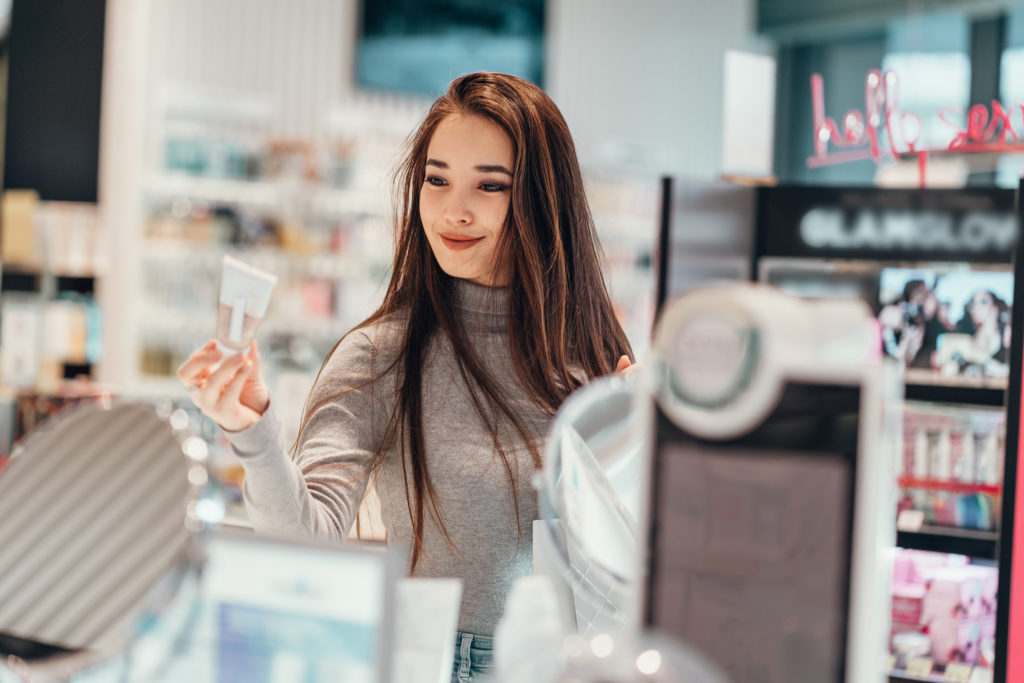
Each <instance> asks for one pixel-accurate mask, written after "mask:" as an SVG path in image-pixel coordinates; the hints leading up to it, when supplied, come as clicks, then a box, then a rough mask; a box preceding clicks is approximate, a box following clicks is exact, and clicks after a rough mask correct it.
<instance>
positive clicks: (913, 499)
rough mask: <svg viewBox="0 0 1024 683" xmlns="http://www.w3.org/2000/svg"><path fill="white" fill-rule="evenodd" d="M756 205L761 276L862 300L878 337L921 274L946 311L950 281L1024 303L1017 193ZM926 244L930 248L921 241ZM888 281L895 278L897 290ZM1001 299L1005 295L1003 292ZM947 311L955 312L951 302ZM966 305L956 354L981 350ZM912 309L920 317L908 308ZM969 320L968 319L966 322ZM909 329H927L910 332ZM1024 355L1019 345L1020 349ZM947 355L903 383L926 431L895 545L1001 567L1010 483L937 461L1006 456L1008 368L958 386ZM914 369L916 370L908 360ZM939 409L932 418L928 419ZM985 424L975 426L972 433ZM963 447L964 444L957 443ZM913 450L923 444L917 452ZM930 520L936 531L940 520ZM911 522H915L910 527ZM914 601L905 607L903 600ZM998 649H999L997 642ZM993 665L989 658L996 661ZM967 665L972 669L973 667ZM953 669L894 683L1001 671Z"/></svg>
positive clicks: (880, 194) (788, 197)
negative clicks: (897, 299) (943, 297)
mask: <svg viewBox="0 0 1024 683" xmlns="http://www.w3.org/2000/svg"><path fill="white" fill-rule="evenodd" d="M756 201H757V209H756V216H757V217H756V221H755V226H756V227H755V230H754V244H753V246H752V248H751V260H750V262H751V266H752V270H753V272H754V274H755V277H757V278H758V279H763V280H765V281H767V282H769V283H771V284H775V285H777V286H780V287H782V288H783V289H784V290H786V289H788V290H789V291H792V293H794V294H797V295H801V296H812V297H813V296H823V297H842V296H846V297H849V298H860V299H862V300H864V301H865V302H866V303H867V304H868V305H869V306H870V307H871V308H872V309H873V310H874V312H875V313H876V314H877V315H878V316H879V322H880V328H884V326H885V325H891V324H892V322H891V321H889V322H883V321H882V317H883V314H884V313H886V312H888V313H890V314H891V313H892V307H890V309H889V310H888V311H887V310H886V306H890V302H891V301H893V299H891V298H886V297H891V296H892V295H893V288H894V287H895V286H896V282H897V280H899V279H900V278H903V280H902V281H901V282H900V283H899V285H898V286H899V287H900V288H901V289H902V291H900V294H901V295H903V296H906V295H907V291H906V288H908V287H911V286H912V285H911V284H910V283H911V282H912V280H913V279H914V278H918V277H920V275H917V274H916V273H918V272H920V273H922V274H923V273H928V272H933V273H936V276H935V279H934V280H932V282H931V284H930V285H929V286H928V291H929V293H930V294H931V295H932V296H933V297H934V298H935V299H936V300H937V299H939V298H940V296H939V294H938V293H937V292H938V286H939V285H938V283H939V282H940V281H941V280H942V279H943V278H945V279H946V280H945V282H946V285H947V290H958V289H959V288H960V285H959V284H958V285H957V286H956V287H951V286H949V285H950V283H952V282H954V281H956V278H957V277H960V278H963V281H964V282H966V281H967V280H969V279H970V278H975V279H974V280H971V282H972V283H973V282H982V281H984V282H985V283H986V286H987V285H988V284H989V283H991V282H993V281H994V279H999V278H1002V279H1001V280H1000V282H1001V283H1002V286H1003V289H1008V290H1009V295H1010V297H1009V298H1007V301H1008V302H1009V303H1010V305H1011V306H1012V304H1013V302H1016V301H1018V298H1017V294H1014V292H1013V290H1014V285H1013V282H1014V281H1013V280H1012V274H1011V273H1010V270H1011V265H1010V252H1011V249H1010V245H1011V244H1013V243H1014V241H1015V240H1016V235H1017V231H1018V227H1017V221H1016V219H1015V215H1014V204H1013V202H1014V197H1013V192H1012V191H1008V190H1001V189H990V188H967V189H963V190H956V191H948V190H943V191H935V190H880V189H876V188H837V187H771V188H759V189H758V190H757V200H756ZM920 235H925V236H927V237H928V238H927V239H923V238H921V239H919V238H918V236H920ZM967 236H970V238H971V239H968V238H967ZM884 275H887V276H888V277H889V280H888V282H886V281H885V278H884V277H883V276H884ZM897 275H899V277H897ZM925 279H927V276H925ZM1017 282H1018V283H1019V280H1018V281H1017ZM965 289H966V288H965ZM970 289H971V291H977V290H980V289H982V287H981V286H978V287H977V288H975V287H974V285H973V284H972V286H971V287H970ZM1016 291H1017V293H1018V294H1019V295H1020V296H1024V293H1021V289H1020V285H1019V284H1017V285H1016ZM1000 292H1001V294H1002V290H1000ZM970 296H971V297H973V296H974V295H973V294H971V295H970ZM1004 296H1005V295H1004ZM972 301H973V299H972ZM1019 301H1024V299H1020V300H1019ZM936 305H939V306H941V305H943V304H941V303H940V304H936ZM945 305H947V307H950V305H949V304H948V302H947V303H946V304H945ZM960 306H961V307H962V308H960V309H958V310H957V312H956V314H957V315H962V318H961V321H960V322H957V321H956V320H953V319H952V315H950V311H949V310H948V309H947V312H946V313H944V315H945V316H946V317H945V319H944V320H942V323H943V325H944V326H945V327H944V331H945V333H946V334H950V335H954V334H958V335H959V336H960V339H959V340H957V339H956V338H955V337H953V336H950V337H947V342H948V340H949V339H953V340H954V341H953V342H949V343H951V344H955V343H956V342H957V341H959V342H961V343H963V342H964V341H965V339H967V340H969V339H971V337H970V336H969V335H970V334H971V333H969V332H965V331H964V329H966V328H964V329H961V324H962V322H963V321H964V320H966V319H967V316H968V312H967V309H966V307H965V306H964V305H963V303H962V302H961V303H960ZM950 308H951V307H950ZM897 310H900V311H901V313H902V314H903V315H911V314H910V313H907V312H905V311H904V310H903V309H902V304H900V308H898V309H897ZM907 310H913V309H911V308H909V307H908V309H907ZM960 310H962V311H963V313H959V311H960ZM1007 317H1009V316H1008V311H1007ZM907 319H908V318H904V319H903V320H907ZM912 320H920V318H915V319H912ZM935 320H939V318H938V317H936V318H935ZM954 323H955V324H956V327H954V326H953V324H954ZM910 324H915V325H916V324H922V323H919V322H913V323H906V322H904V323H903V325H910ZM889 329H893V328H889ZM904 329H906V328H904ZM922 329H923V328H922ZM933 334H934V332H933ZM938 334H939V335H941V334H943V332H939V333H938ZM1013 334H1014V337H1013V338H1014V339H1019V338H1020V336H1021V333H1020V332H1018V330H1017V329H1016V327H1015V328H1014V330H1013ZM885 341H888V343H889V344H890V346H887V347H886V349H887V352H892V350H893V346H892V344H893V341H892V338H890V339H889V340H885ZM1003 343H1004V344H1005V342H1003ZM1016 345H1017V346H1019V342H1016ZM939 351H940V349H936V350H935V351H931V352H930V353H931V354H932V355H930V356H925V358H926V359H927V360H928V361H929V363H928V364H927V365H925V366H924V367H923V368H922V367H918V364H916V363H915V364H914V367H913V371H911V369H910V368H908V370H907V373H906V377H905V379H906V382H905V393H904V396H905V398H906V399H907V400H908V401H911V402H917V406H915V407H914V408H910V407H909V406H910V405H911V404H908V411H910V412H908V413H905V414H904V421H905V422H906V420H908V419H917V420H921V421H919V422H913V423H909V424H913V426H914V431H913V432H908V437H909V439H906V440H901V442H900V444H899V445H898V447H897V449H895V452H896V453H899V454H900V456H901V458H902V459H903V460H901V462H902V463H903V467H901V468H900V470H899V475H900V476H899V478H898V480H897V481H896V482H894V483H895V484H896V485H897V486H899V487H900V491H901V492H902V493H901V505H904V504H910V505H913V506H914V507H913V508H911V509H910V511H913V512H914V515H911V516H908V517H907V518H904V517H903V515H901V516H900V522H901V523H900V524H898V525H897V534H896V544H897V546H898V547H900V548H905V549H909V550H915V551H916V550H920V551H928V552H933V553H941V554H946V555H948V556H953V555H958V556H965V557H966V558H969V559H967V560H963V561H967V562H969V564H971V565H981V566H988V567H991V566H992V565H993V564H994V563H995V561H996V560H997V559H998V558H999V556H1000V553H1005V550H1006V548H1007V547H1008V546H1009V545H1011V544H1010V543H1008V542H1007V537H1006V533H1007V531H1006V527H1005V526H1002V527H1000V528H999V529H998V530H997V529H996V525H998V523H999V517H998V510H999V501H1000V500H1001V499H1002V500H1004V507H1003V514H1004V517H1003V520H1004V521H1003V524H1004V525H1005V519H1006V518H1005V514H1006V506H1005V499H1006V498H1010V497H1012V492H1011V491H1009V490H1006V491H1004V489H1003V482H1002V481H1001V480H998V478H997V477H996V476H995V474H994V473H993V471H992V470H991V469H987V470H986V472H985V476H982V475H981V474H980V472H979V474H978V475H977V476H978V478H977V479H972V478H969V477H964V476H962V475H963V473H962V472H961V473H960V474H959V475H952V474H951V472H950V466H949V456H948V453H949V451H948V450H947V451H946V453H947V456H937V455H936V453H940V452H942V449H943V448H945V449H951V448H953V446H952V444H953V443H960V444H964V443H965V441H964V440H971V441H972V445H971V449H974V448H978V445H977V444H978V443H981V442H980V441H976V440H975V437H977V438H978V439H983V440H984V439H987V441H985V445H984V449H985V453H986V457H988V456H990V455H991V454H992V453H993V452H1001V448H997V447H996V445H998V444H1001V443H1002V442H1001V441H999V440H998V437H997V436H990V435H996V434H998V433H1001V431H1000V426H998V425H999V424H1000V423H999V420H1002V419H1004V416H1002V415H1001V414H1000V409H1001V408H1002V407H1003V406H1004V404H1005V396H1006V383H1007V380H1006V378H1005V365H1003V366H1002V369H1003V371H1004V372H1003V376H999V375H998V370H997V369H996V364H995V363H993V364H992V366H993V372H992V374H989V373H988V368H989V366H988V365H985V366H982V370H981V372H982V374H981V376H980V377H979V376H967V374H966V373H964V374H963V375H962V376H960V375H958V376H950V375H949V373H948V372H947V371H948V370H949V367H947V366H946V365H945V364H943V365H941V368H942V370H941V372H940V371H939V370H931V368H933V367H940V366H937V365H936V364H937V363H938V362H942V363H948V362H949V361H948V360H941V359H942V358H943V357H942V355H941V354H940V353H939ZM947 358H948V357H947ZM937 359H940V360H937ZM957 362H958V363H961V365H960V366H959V367H960V368H961V371H962V369H963V368H964V367H965V365H964V364H962V363H963V361H957ZM968 362H973V361H968ZM986 362H987V361H986ZM907 364H908V365H909V364H910V361H909V360H908V361H907ZM929 373H932V374H929ZM928 406H932V408H930V409H929V408H928ZM917 410H921V414H923V415H924V416H925V417H924V418H922V417H921V415H914V414H913V413H914V412H915V411H917ZM929 410H931V411H933V412H931V413H929ZM951 414H953V415H956V418H955V419H957V420H967V419H968V415H970V416H971V417H970V419H969V421H970V422H971V424H972V426H971V427H969V428H966V429H965V430H964V432H963V433H959V432H958V436H957V437H956V438H954V437H953V436H951V435H950V429H951V427H948V426H946V427H943V426H942V425H943V424H947V423H943V422H942V421H943V420H945V421H951V420H953V419H954V418H953V417H950V415H951ZM908 416H910V417H908ZM996 418H998V419H996ZM932 419H934V420H936V422H937V423H938V425H939V426H938V427H935V426H932V425H933V423H931V422H930V420H932ZM976 419H977V421H978V422H977V424H975V423H974V422H973V421H974V420H976ZM982 423H984V424H988V425H992V424H995V425H997V426H996V427H991V426H990V427H987V428H988V429H989V430H990V431H988V432H978V431H976V430H978V429H981V428H982V427H981V424H982ZM948 424H954V423H953V422H948ZM956 424H960V423H956ZM1002 424H1003V428H1005V429H1006V430H1008V431H1012V430H1013V427H1011V426H1010V425H1009V424H1007V423H1002ZM943 429H945V432H944V433H943ZM958 429H959V428H958ZM957 438H958V439H961V441H959V442H957V440H956V439H957ZM901 439H902V437H901ZM915 439H918V441H916V442H915ZM1008 443H1009V439H1008V438H1007V444H1008ZM921 444H923V445H921ZM936 444H939V445H936ZM942 444H945V445H942ZM922 448H924V452H926V453H927V456H926V458H927V461H924V460H922V461H921V464H925V466H926V467H927V468H928V472H927V473H924V474H922V473H920V472H917V471H913V470H912V469H909V470H908V469H907V464H906V463H907V459H908V458H911V459H914V460H913V465H914V467H917V466H918V459H920V453H921V452H922V450H921V449H922ZM957 448H960V449H966V448H967V446H966V445H960V446H957ZM970 452H971V453H972V455H971V456H970V458H973V457H974V455H973V453H974V451H973V450H971V451H970ZM979 452H980V451H979ZM964 453H966V451H963V453H961V455H959V456H957V457H959V458H967V457H968V456H967V455H965V454H964ZM1000 454H1001V453H1000ZM935 457H939V458H940V460H939V463H940V465H941V462H942V461H941V458H942V457H946V461H945V463H946V464H945V467H946V470H945V474H944V475H940V476H931V472H932V470H931V468H934V467H936V462H935V461H933V460H932V458H935ZM989 462H991V459H989ZM1009 467H1010V461H1009V460H1007V476H1009V474H1010V469H1009ZM940 469H941V467H940ZM972 471H973V470H972ZM981 500H984V501H989V502H990V504H989V503H985V504H984V505H982V504H981V503H980V502H978V503H976V504H975V501H981ZM968 503H970V505H969V504H968ZM971 505H976V506H975V507H971ZM919 506H924V507H919ZM940 506H945V507H940ZM961 506H963V507H961ZM1011 507H1012V504H1011ZM961 509H964V510H967V509H971V510H976V511H977V510H985V512H984V513H982V515H983V516H982V517H981V518H978V517H977V516H974V517H970V518H967V517H965V520H967V521H965V522H963V523H961V521H960V514H961ZM940 510H941V511H942V514H943V515H944V516H946V517H947V518H949V517H951V516H953V517H955V518H956V520H957V521H956V523H957V524H961V526H953V525H951V523H949V521H948V519H944V520H943V521H940V522H938V523H936V520H937V518H938V516H939V512H940ZM964 514H973V513H964ZM931 515H934V516H935V517H936V520H932V519H931ZM992 517H994V520H993V519H992ZM895 521H896V520H894V522H895ZM906 521H910V522H911V523H910V524H906V523H905V522H906ZM999 571H1000V573H999V575H1000V576H1003V575H1004V574H1003V569H1002V566H1000V568H999ZM1002 583H1003V582H1000V586H1002ZM903 590H906V588H904V589H903ZM901 595H908V594H907V593H901ZM904 599H905V598H902V597H901V601H902V600H904ZM894 604H895V603H894ZM901 604H902V603H901ZM1004 611H1005V608H1004V605H1002V604H999V605H998V611H997V616H998V615H999V614H1001V613H1003V612H1004ZM987 614H988V616H984V617H982V616H978V617H977V620H978V621H977V622H974V623H979V624H980V623H981V621H982V620H983V619H985V620H990V619H992V616H991V613H987ZM908 623H910V622H908ZM989 624H991V622H989ZM901 627H902V626H901ZM929 637H930V638H931V637H933V636H929ZM982 639H984V637H982ZM979 642H981V641H979ZM988 642H991V637H990V636H989V641H988ZM933 647H935V644H934V642H933ZM946 656H947V655H946V654H943V655H942V656H941V657H937V661H939V662H942V661H945V657H946ZM974 656H976V657H977V656H979V655H974ZM992 656H993V655H992V654H991V653H990V654H989V655H988V657H992ZM1000 656H1001V655H1000V654H999V653H998V652H997V653H996V654H995V660H996V662H998V661H999V659H1000ZM969 661H972V662H973V659H969ZM986 661H987V660H986ZM953 663H954V664H956V667H955V668H953V669H951V670H950V672H949V675H947V672H946V671H944V668H943V666H942V665H939V664H936V666H935V667H934V668H935V671H934V672H932V673H930V674H928V675H924V676H915V675H913V672H911V673H907V672H906V671H901V670H894V671H893V672H892V673H891V674H890V681H899V682H903V681H915V682H918V681H925V682H928V681H936V682H938V681H942V682H943V683H949V682H950V681H951V680H964V681H967V680H970V681H971V683H976V682H980V681H984V680H992V678H991V676H992V673H993V670H992V669H991V668H987V667H985V666H973V664H972V665H971V666H970V667H966V668H964V667H965V666H966V665H962V664H960V663H958V662H955V661H953ZM919 664H923V665H924V666H923V667H922V669H921V670H922V671H923V670H928V669H929V668H930V667H929V666H928V664H927V662H919ZM911 668H914V667H911ZM963 676H967V678H962V677H963ZM998 676H999V675H998V671H997V672H996V680H1000V681H1001V680H1002V679H1000V678H999V677H998ZM958 677H959V678H958Z"/></svg>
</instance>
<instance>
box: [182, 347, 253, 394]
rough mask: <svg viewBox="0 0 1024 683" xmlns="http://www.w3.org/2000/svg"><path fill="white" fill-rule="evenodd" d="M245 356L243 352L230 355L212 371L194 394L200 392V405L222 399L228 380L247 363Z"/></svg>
mask: <svg viewBox="0 0 1024 683" xmlns="http://www.w3.org/2000/svg"><path fill="white" fill-rule="evenodd" d="M245 362H246V360H245V356H243V355H242V354H240V353H239V354H235V355H234V356H231V357H229V358H228V359H227V360H225V361H224V362H222V363H221V364H220V365H219V366H218V367H217V369H216V370H214V371H213V372H211V373H210V376H209V377H207V378H206V381H204V382H203V384H202V386H200V387H199V389H198V390H197V391H195V392H193V394H198V396H199V400H200V402H199V403H198V405H199V406H200V407H202V406H212V405H214V404H215V403H217V401H219V400H220V397H221V395H222V394H223V393H224V390H225V388H226V387H227V385H228V382H230V381H231V379H232V378H233V377H234V376H235V373H236V372H237V371H238V368H240V367H241V366H242V364H243V363H245Z"/></svg>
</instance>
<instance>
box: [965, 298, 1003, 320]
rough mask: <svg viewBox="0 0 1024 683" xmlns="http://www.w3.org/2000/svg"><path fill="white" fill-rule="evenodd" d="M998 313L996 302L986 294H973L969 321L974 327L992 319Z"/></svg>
mask: <svg viewBox="0 0 1024 683" xmlns="http://www.w3.org/2000/svg"><path fill="white" fill-rule="evenodd" d="M998 312H999V311H998V309H996V302H995V301H993V300H992V295H991V294H989V293H988V292H975V293H974V296H973V297H971V320H973V321H974V324H975V325H980V324H982V323H984V322H985V321H987V320H992V319H994V318H995V316H996V314H997V313H998Z"/></svg>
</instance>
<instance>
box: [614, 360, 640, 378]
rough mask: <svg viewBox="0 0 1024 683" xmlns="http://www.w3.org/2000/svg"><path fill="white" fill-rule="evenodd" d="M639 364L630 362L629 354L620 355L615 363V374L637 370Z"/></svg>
mask: <svg viewBox="0 0 1024 683" xmlns="http://www.w3.org/2000/svg"><path fill="white" fill-rule="evenodd" d="M639 367H640V366H639V365H636V364H635V363H632V362H630V360H629V356H622V357H620V358H619V362H618V363H616V364H615V374H617V375H624V374H629V373H631V372H634V371H635V370H637V369H638V368H639Z"/></svg>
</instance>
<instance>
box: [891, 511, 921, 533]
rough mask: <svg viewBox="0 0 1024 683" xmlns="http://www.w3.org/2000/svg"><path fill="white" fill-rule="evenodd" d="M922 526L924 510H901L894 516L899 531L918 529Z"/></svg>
mask: <svg viewBox="0 0 1024 683" xmlns="http://www.w3.org/2000/svg"><path fill="white" fill-rule="evenodd" d="M922 526H924V511H922V510H901V511H900V514H899V516H897V517H896V528H897V529H899V530H900V531H920V530H921V527H922Z"/></svg>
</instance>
